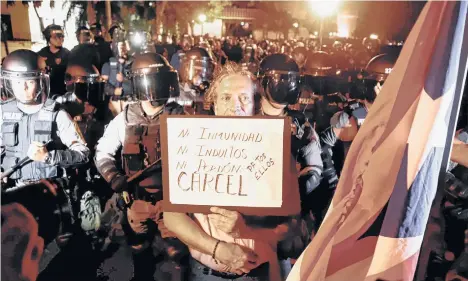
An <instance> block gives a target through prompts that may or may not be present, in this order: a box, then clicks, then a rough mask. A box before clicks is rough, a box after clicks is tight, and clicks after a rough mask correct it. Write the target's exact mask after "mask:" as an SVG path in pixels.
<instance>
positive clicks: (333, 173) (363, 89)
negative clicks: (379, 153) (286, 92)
mask: <svg viewBox="0 0 468 281" xmlns="http://www.w3.org/2000/svg"><path fill="white" fill-rule="evenodd" d="M396 59H397V57H396V56H395V55H388V54H381V55H378V56H376V57H374V58H372V59H371V60H370V62H369V63H368V64H367V66H366V69H365V72H364V73H365V75H366V76H365V78H364V79H363V80H361V81H358V82H357V84H356V86H355V87H354V88H352V90H351V93H350V96H351V98H353V99H354V100H352V101H351V102H349V104H348V105H347V106H346V107H345V108H344V110H342V111H339V112H337V113H335V114H334V115H333V117H332V118H331V119H330V125H331V126H330V127H328V128H327V129H326V130H324V131H323V132H322V133H321V134H320V140H321V143H322V147H323V148H324V149H323V152H324V154H323V155H322V157H323V158H324V162H327V164H326V166H327V167H326V168H325V170H326V171H327V173H324V177H325V178H328V181H329V184H330V185H331V186H336V184H337V182H338V178H337V174H339V172H340V171H341V167H342V165H343V162H344V157H345V156H346V153H347V150H348V148H349V145H350V143H351V142H352V140H353V139H354V137H355V136H356V134H357V132H358V130H359V127H360V126H361V125H362V124H363V122H364V120H365V118H366V116H367V112H368V110H369V108H370V107H371V106H372V103H373V102H374V100H375V98H376V97H377V94H378V93H379V92H380V90H381V87H382V84H383V83H384V82H385V79H386V78H387V76H388V74H389V73H390V72H391V70H392V69H393V65H394V64H395V62H396ZM338 140H340V141H342V142H343V144H344V151H343V153H344V154H343V155H340V156H339V157H338V156H334V157H333V154H334V153H333V151H334V150H335V147H336V146H335V144H336V143H337V141H338ZM332 157H333V158H334V159H335V161H336V163H333V161H332ZM335 169H336V170H335Z"/></svg>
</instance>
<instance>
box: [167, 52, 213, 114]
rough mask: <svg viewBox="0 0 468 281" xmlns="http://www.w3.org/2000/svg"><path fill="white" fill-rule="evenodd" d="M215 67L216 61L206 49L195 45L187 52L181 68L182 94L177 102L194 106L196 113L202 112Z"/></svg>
mask: <svg viewBox="0 0 468 281" xmlns="http://www.w3.org/2000/svg"><path fill="white" fill-rule="evenodd" d="M215 67H216V62H215V60H214V58H213V56H212V54H211V52H209V51H207V50H206V49H203V48H198V47H194V48H192V49H191V50H190V51H188V52H186V53H185V55H184V56H183V57H182V60H181V65H180V70H179V75H180V76H179V80H180V96H179V97H178V98H177V99H176V100H177V102H178V103H179V104H180V105H182V106H187V107H192V108H193V109H194V112H195V113H198V114H200V113H202V112H203V109H204V106H203V102H204V94H205V91H206V90H207V89H208V87H209V86H210V83H211V80H212V79H213V73H214V70H215Z"/></svg>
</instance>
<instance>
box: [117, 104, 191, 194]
mask: <svg viewBox="0 0 468 281" xmlns="http://www.w3.org/2000/svg"><path fill="white" fill-rule="evenodd" d="M182 112H183V108H182V107H181V106H180V105H178V104H175V103H171V104H167V105H166V106H165V108H164V112H163V113H162V114H180V113H182ZM145 115H146V114H145V113H144V112H143V109H142V107H141V104H140V103H134V104H129V105H128V106H127V107H125V140H124V145H123V149H122V164H123V167H124V170H125V173H126V175H127V176H132V175H134V174H135V173H137V172H138V171H141V170H143V169H144V168H145V167H147V166H149V165H150V164H152V163H154V162H155V161H157V160H158V159H160V158H161V139H160V133H159V131H160V122H159V116H157V117H154V118H153V119H149V118H148V117H146V116H145ZM139 185H140V186H141V187H144V188H148V189H161V190H162V173H161V171H157V172H154V173H152V174H151V176H149V177H147V178H146V179H144V180H143V181H141V182H140V184H139Z"/></svg>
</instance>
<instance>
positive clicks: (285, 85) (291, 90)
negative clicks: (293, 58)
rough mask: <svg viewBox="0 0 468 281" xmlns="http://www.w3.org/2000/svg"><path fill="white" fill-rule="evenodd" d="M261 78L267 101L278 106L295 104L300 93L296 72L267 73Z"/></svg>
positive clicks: (300, 81) (298, 78)
mask: <svg viewBox="0 0 468 281" xmlns="http://www.w3.org/2000/svg"><path fill="white" fill-rule="evenodd" d="M260 78H261V81H262V86H263V88H264V90H265V95H266V96H267V99H268V100H270V101H272V102H275V103H278V104H295V103H297V101H298V99H299V96H300V93H301V84H302V80H301V76H300V75H299V73H298V72H287V71H269V72H267V73H265V75H263V76H262V77H260Z"/></svg>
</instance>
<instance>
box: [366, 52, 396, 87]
mask: <svg viewBox="0 0 468 281" xmlns="http://www.w3.org/2000/svg"><path fill="white" fill-rule="evenodd" d="M397 58H398V55H397V54H389V53H387V54H380V55H377V56H375V57H373V58H372V59H371V60H370V61H369V63H368V64H367V66H366V68H365V73H366V77H365V79H367V80H375V81H377V82H384V81H385V79H387V76H388V75H389V74H390V72H391V71H392V69H393V66H394V65H395V62H396V60H397Z"/></svg>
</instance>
